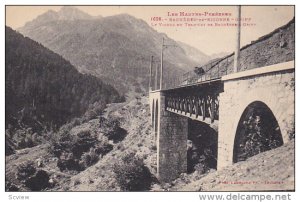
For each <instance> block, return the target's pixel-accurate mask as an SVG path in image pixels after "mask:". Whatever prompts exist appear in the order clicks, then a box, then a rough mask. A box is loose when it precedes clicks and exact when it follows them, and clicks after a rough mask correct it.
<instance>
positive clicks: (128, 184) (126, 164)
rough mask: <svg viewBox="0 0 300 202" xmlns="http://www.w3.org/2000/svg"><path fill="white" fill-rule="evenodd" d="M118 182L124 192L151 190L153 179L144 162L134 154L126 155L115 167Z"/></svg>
mask: <svg viewBox="0 0 300 202" xmlns="http://www.w3.org/2000/svg"><path fill="white" fill-rule="evenodd" d="M113 172H114V173H115V177H116V181H117V182H118V184H119V186H120V187H121V189H122V190H123V191H143V190H149V188H150V186H151V183H152V181H153V177H152V175H151V173H150V171H149V169H148V168H147V167H146V166H145V165H144V163H143V161H142V160H141V159H139V158H137V157H135V155H134V154H133V153H131V154H127V155H125V156H124V157H123V158H122V160H121V161H120V162H118V163H116V164H115V165H114V166H113Z"/></svg>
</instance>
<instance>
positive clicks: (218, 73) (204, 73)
mask: <svg viewBox="0 0 300 202" xmlns="http://www.w3.org/2000/svg"><path fill="white" fill-rule="evenodd" d="M231 64H233V53H232V54H230V55H227V56H225V57H223V58H220V59H217V60H214V61H212V62H210V63H208V64H206V65H203V66H200V67H196V68H195V69H194V70H192V71H189V72H186V73H184V74H183V75H181V76H180V77H179V78H178V79H176V80H174V81H173V82H172V83H171V84H170V85H169V86H168V88H175V87H180V86H185V85H191V84H196V83H202V82H207V81H210V80H215V79H219V78H221V77H222V76H224V75H227V74H228V73H229V66H230V65H231Z"/></svg>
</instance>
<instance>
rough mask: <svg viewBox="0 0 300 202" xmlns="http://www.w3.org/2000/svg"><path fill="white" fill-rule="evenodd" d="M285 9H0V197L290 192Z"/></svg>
mask: <svg viewBox="0 0 300 202" xmlns="http://www.w3.org/2000/svg"><path fill="white" fill-rule="evenodd" d="M294 9H295V6H292V5H286V6H285V5H281V6H278V5H277V6H272V5H267V6H250V5H230V6H221V5H220V6H201V5H195V6H170V5H166V6H142V5H140V6H139V5H136V6H97V5H86V6H84V5H81V6H78V5H73V6H71V5H66V6H64V5H55V6H40V5H26V6H18V5H6V6H5V18H6V21H5V24H6V25H5V191H6V192H25V191H26V192H33V191H42V192H47V191H62V192H78V191H92V192H103V191H118V192H119V191H121V192H127V191H128V192H130V191H152V192H164V191H173V192H177V191H189V192H191V191H192V192H217V191H239V192H248V191H295V141H294V139H295V12H294ZM201 196H203V197H205V195H201ZM272 197H273V196H272ZM280 197H282V195H280ZM200 200H205V198H203V199H200ZM270 200H271V199H270ZM272 200H273V199H272Z"/></svg>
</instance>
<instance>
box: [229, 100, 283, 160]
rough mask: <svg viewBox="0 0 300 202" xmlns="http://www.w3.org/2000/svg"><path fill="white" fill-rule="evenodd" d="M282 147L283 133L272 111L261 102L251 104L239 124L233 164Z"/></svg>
mask: <svg viewBox="0 0 300 202" xmlns="http://www.w3.org/2000/svg"><path fill="white" fill-rule="evenodd" d="M281 145H283V139H282V135H281V131H280V128H279V125H278V122H277V120H276V118H275V116H274V114H273V113H272V111H271V109H270V108H269V107H268V106H267V105H266V104H265V103H263V102H260V101H255V102H252V103H251V104H249V105H248V107H247V108H246V109H245V110H244V112H243V114H242V116H241V118H240V121H239V123H238V127H237V131H236V135H235V141H234V150H233V162H234V163H236V162H239V161H243V160H246V159H247V158H249V157H251V156H254V155H257V154H259V153H261V152H264V151H267V150H271V149H273V148H276V147H279V146H281Z"/></svg>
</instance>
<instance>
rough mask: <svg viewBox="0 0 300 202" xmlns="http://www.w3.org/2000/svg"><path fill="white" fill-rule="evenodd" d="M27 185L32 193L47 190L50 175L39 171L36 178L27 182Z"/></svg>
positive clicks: (33, 177)
mask: <svg viewBox="0 0 300 202" xmlns="http://www.w3.org/2000/svg"><path fill="white" fill-rule="evenodd" d="M25 185H26V187H28V188H29V189H30V190H32V191H40V190H42V189H45V188H47V187H48V186H49V175H48V173H47V172H46V171H44V170H38V171H37V172H36V174H35V175H34V176H32V177H29V178H28V179H27V180H26V181H25Z"/></svg>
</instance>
